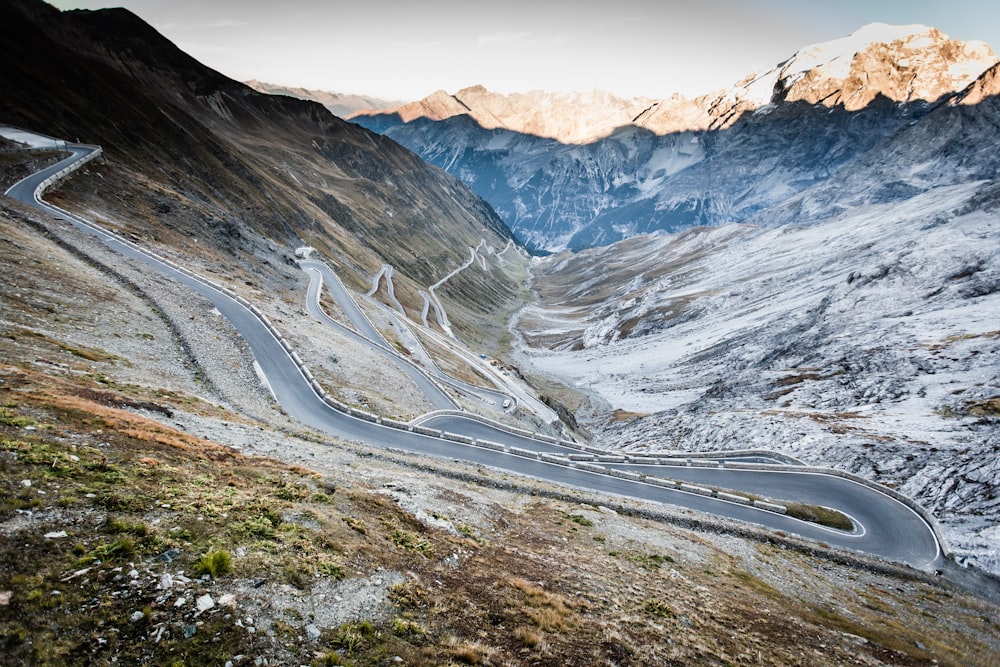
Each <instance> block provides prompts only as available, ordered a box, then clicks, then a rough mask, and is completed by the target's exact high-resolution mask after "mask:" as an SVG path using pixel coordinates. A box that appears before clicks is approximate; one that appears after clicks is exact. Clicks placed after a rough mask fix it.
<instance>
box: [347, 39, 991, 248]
mask: <svg viewBox="0 0 1000 667" xmlns="http://www.w3.org/2000/svg"><path fill="white" fill-rule="evenodd" d="M996 66H997V57H996V55H995V54H994V53H993V51H992V50H991V49H990V47H989V46H987V45H986V44H984V43H982V42H960V41H956V40H953V39H950V38H948V37H947V36H946V35H943V34H942V33H941V32H940V31H938V30H936V29H934V28H928V27H925V26H919V25H909V26H888V25H883V24H872V25H868V26H865V27H863V28H862V29H860V30H858V31H857V32H855V33H854V34H853V35H850V36H849V37H845V38H843V39H839V40H834V41H831V42H827V43H823V44H816V45H813V46H809V47H806V48H803V49H801V50H799V51H798V52H797V53H795V54H793V55H792V56H791V57H790V58H789V59H788V60H786V61H785V62H783V63H780V64H778V65H776V66H775V67H774V68H772V69H770V70H768V71H766V72H758V73H753V74H750V75H748V76H747V77H745V78H744V79H743V80H741V81H740V82H738V83H737V84H735V85H734V86H733V87H731V88H729V89H727V90H720V91H716V92H714V93H711V94H708V95H704V96H702V97H698V98H696V99H685V98H682V97H679V96H675V97H673V98H670V99H666V100H652V99H638V100H622V99H619V98H616V97H614V96H611V95H607V94H600V93H595V94H589V95H580V94H552V93H543V92H532V93H526V94H522V95H499V94H496V93H491V92H489V91H487V90H485V89H484V88H482V87H479V86H476V87H472V88H467V89H464V90H462V91H459V92H458V93H456V94H454V95H449V94H447V93H444V92H443V91H438V92H436V93H434V94H432V95H430V96H429V97H427V98H425V99H423V100H420V101H418V102H414V103H410V104H405V105H401V106H398V107H394V108H390V109H385V110H382V111H361V112H358V113H356V114H355V115H354V116H352V117H351V120H352V121H353V122H355V123H358V124H360V125H363V126H365V127H367V128H369V129H371V130H373V131H376V132H379V133H381V134H384V135H386V136H389V137H391V138H393V139H395V140H396V141H398V142H400V143H401V144H403V145H404V146H406V147H408V148H410V149H411V150H413V151H415V152H416V153H418V154H419V155H421V156H422V157H423V158H424V159H426V160H428V161H429V162H431V163H433V164H435V165H437V166H439V167H441V168H443V169H445V170H447V171H449V172H450V173H452V174H454V175H456V176H458V177H459V178H460V179H462V180H463V181H465V182H466V183H467V184H468V185H469V186H470V187H471V188H472V189H473V190H474V191H475V192H476V193H478V194H479V195H481V196H482V197H483V198H485V199H486V200H487V201H489V202H490V204H491V205H492V206H493V207H494V208H495V209H496V211H497V212H498V213H499V214H500V216H501V217H502V218H503V219H504V220H505V222H507V224H508V225H509V226H510V227H511V228H512V229H513V231H514V233H515V234H516V235H517V236H518V238H519V239H520V240H522V241H523V242H524V243H525V244H526V245H528V246H529V247H532V248H534V249H537V250H542V251H558V250H561V249H563V248H574V249H579V248H584V247H590V246H597V245H604V244H608V243H612V242H614V241H617V240H621V239H623V238H628V237H631V236H634V235H637V234H642V233H648V232H653V231H658V230H665V231H677V230H681V229H686V228H689V227H692V226H697V225H720V224H726V223H730V222H743V221H753V222H754V223H756V224H764V225H768V224H776V222H777V221H779V220H781V221H784V220H786V219H787V217H788V216H787V211H788V210H789V208H792V209H795V208H796V206H797V205H796V204H795V202H796V201H798V197H799V195H800V194H801V193H803V192H804V191H805V190H807V189H809V188H812V187H814V186H816V185H817V184H819V183H821V182H823V181H825V180H827V179H830V178H831V177H833V176H834V175H836V174H838V173H841V172H843V173H845V174H846V173H849V172H850V171H851V170H852V169H854V168H855V166H856V165H857V164H859V163H860V162H862V161H863V162H865V163H866V164H867V163H873V162H877V161H879V160H880V159H892V157H891V156H888V155H882V154H881V153H880V151H882V150H883V145H884V143H885V142H888V141H889V140H890V139H892V140H893V142H894V143H895V139H894V137H895V135H896V134H897V133H899V132H903V131H907V132H910V133H911V134H912V135H913V136H917V135H918V134H920V133H919V131H918V130H916V129H915V128H916V126H918V125H919V123H920V122H921V120H922V119H923V118H924V117H925V116H926V115H927V113H928V112H929V111H930V110H931V109H933V108H935V106H937V105H941V104H958V103H971V102H974V101H976V100H978V99H981V97H982V96H983V95H990V94H992V93H993V92H995V83H993V81H994V79H995V77H996ZM976 91H978V92H976ZM977 95H979V96H980V97H976V96H977ZM973 172H976V170H975V169H972V171H971V172H963V177H968V178H972V177H975V173H973ZM976 173H978V172H976ZM942 177H944V178H945V179H946V180H947V176H945V175H942ZM926 185H927V183H918V182H916V181H913V182H902V183H896V184H890V185H888V186H887V187H885V188H883V189H882V192H881V193H880V194H878V195H877V197H876V199H878V200H879V201H885V200H888V199H891V198H892V197H893V196H895V195H894V193H899V192H903V191H905V192H910V191H911V190H912V189H913V188H921V187H925V186H926Z"/></svg>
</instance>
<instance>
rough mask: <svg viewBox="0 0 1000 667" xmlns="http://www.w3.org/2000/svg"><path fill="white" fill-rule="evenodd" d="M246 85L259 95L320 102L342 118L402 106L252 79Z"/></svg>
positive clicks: (398, 103)
mask: <svg viewBox="0 0 1000 667" xmlns="http://www.w3.org/2000/svg"><path fill="white" fill-rule="evenodd" d="M244 83H246V85H248V86H250V87H251V88H253V89H254V90H256V91H257V92H259V93H267V94H268V95H285V96H287V97H294V98H297V99H300V100H312V101H313V102H319V103H320V104H322V105H323V106H325V107H326V108H327V109H329V110H330V113H332V114H334V115H335V116H340V117H344V116H350V115H352V114H355V113H357V112H359V111H362V110H364V109H385V108H388V107H393V106H397V105H400V104H402V102H398V101H392V100H382V99H379V98H377V97H368V96H366V95H351V94H349V93H333V92H327V91H324V90H310V89H309V88H295V87H289V86H281V85H278V84H276V83H265V82H263V81H257V80H256V79H251V80H250V81H245V82H244Z"/></svg>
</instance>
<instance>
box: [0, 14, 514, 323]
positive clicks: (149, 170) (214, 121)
mask: <svg viewBox="0 0 1000 667" xmlns="http://www.w3.org/2000/svg"><path fill="white" fill-rule="evenodd" d="M0 13H2V14H0V18H2V20H3V23H4V25H5V26H6V32H7V33H8V36H7V38H5V40H4V41H3V43H2V44H0V50H2V53H3V56H4V59H5V61H6V62H8V63H11V65H10V66H8V67H5V68H3V71H2V72H0V86H2V87H3V90H4V95H3V96H2V99H0V118H2V119H3V121H4V122H5V123H8V124H12V125H16V126H21V127H24V128H26V129H30V130H35V131H40V132H44V133H46V134H49V135H54V136H59V137H65V138H68V139H70V140H73V139H80V140H81V141H85V142H91V143H95V144H100V145H101V146H103V147H104V149H105V159H104V160H103V161H102V162H101V163H99V164H97V166H96V167H94V168H92V169H90V170H89V172H88V175H85V176H84V177H83V178H81V179H75V180H74V181H72V182H71V184H70V185H69V189H68V190H67V195H71V196H67V200H71V201H72V202H73V206H76V207H80V208H81V209H82V210H83V211H85V212H87V213H89V214H94V215H97V216H99V217H106V218H108V219H111V220H115V221H116V223H115V224H120V225H123V226H124V229H123V231H125V232H127V233H129V234H132V235H135V236H136V237H138V238H142V239H144V240H146V241H147V242H150V243H151V244H154V245H158V246H160V247H161V248H164V249H169V251H170V252H180V253H184V254H186V255H188V256H189V257H190V258H192V261H201V262H203V263H204V264H205V265H207V266H211V267H212V270H214V271H219V272H220V273H224V272H227V271H228V270H230V269H232V271H233V272H234V275H232V279H233V281H234V284H236V285H241V286H242V288H246V287H247V285H248V284H252V285H263V284H266V283H268V282H270V281H272V280H275V279H278V280H283V281H285V284H286V285H291V284H294V283H296V282H297V281H300V280H302V279H303V278H301V277H300V276H299V275H298V274H299V272H298V271H297V269H295V268H294V266H292V267H289V266H288V265H289V264H290V263H291V253H292V252H293V251H294V249H295V248H297V247H299V246H302V245H311V246H313V247H315V248H317V250H319V251H320V253H322V254H323V255H324V256H326V257H328V258H331V259H334V260H335V261H337V262H338V263H339V264H340V265H341V266H342V270H343V273H342V275H343V278H344V279H345V280H346V281H348V282H349V284H351V285H352V286H355V287H356V288H357V289H362V288H363V287H364V286H365V285H367V284H368V283H369V281H370V277H371V276H372V275H373V274H374V273H376V272H377V270H378V269H379V267H380V266H381V265H382V264H391V265H393V266H394V267H395V268H396V273H395V275H396V276H397V280H398V282H397V289H396V295H397V296H398V297H399V299H400V301H402V303H403V304H404V305H405V307H406V308H408V309H411V311H412V312H413V314H414V316H416V314H418V313H419V312H420V308H421V304H422V300H421V299H420V297H419V295H418V290H420V289H424V288H426V286H428V285H431V284H434V283H435V282H436V281H437V280H439V279H440V278H441V277H442V276H444V275H447V274H448V273H449V272H450V271H451V270H453V269H454V268H456V267H457V266H460V265H461V264H462V263H463V262H465V261H466V259H467V257H468V253H469V248H470V247H475V246H477V245H479V244H480V242H481V241H483V240H485V241H486V243H487V245H489V246H492V247H497V248H501V247H503V246H504V245H505V244H506V242H507V240H508V238H509V236H510V232H509V231H508V230H507V228H506V227H505V226H504V224H503V223H502V222H501V221H500V219H499V218H497V216H496V215H495V213H493V211H492V210H491V209H490V207H489V206H488V205H487V204H485V203H484V202H483V201H482V200H481V199H479V198H478V197H476V196H475V195H474V194H472V193H471V192H470V191H469V190H468V188H466V187H465V186H463V185H462V184H461V183H459V182H458V181H457V180H455V179H454V178H452V177H451V176H449V175H447V174H445V173H444V172H442V171H440V170H438V169H434V168H432V167H429V166H428V165H427V164H426V163H424V162H423V161H421V160H420V159H419V158H418V157H417V156H415V155H413V154H412V153H410V152H409V151H407V150H405V149H403V148H402V147H400V146H399V145H398V144H396V143H395V142H393V141H391V140H388V139H385V138H383V137H379V136H377V135H374V134H372V133H370V132H368V131H365V130H362V129H361V128H359V127H357V126H356V125H353V124H350V123H346V122H344V121H342V120H340V119H339V118H337V117H335V116H333V115H332V114H330V113H329V112H328V111H327V110H326V109H324V108H323V107H322V106H320V105H319V104H317V103H314V102H308V101H301V100H296V99H293V98H290V97H285V96H272V95H264V94H261V93H258V92H256V91H254V90H252V89H250V88H248V87H247V86H245V85H243V84H241V83H238V82H235V81H232V80H229V79H227V78H226V77H224V76H222V75H221V74H219V73H217V72H215V71H213V70H210V69H208V68H206V67H205V66H203V65H201V64H200V63H198V62H197V61H195V60H193V59H192V58H191V57H189V56H188V55H187V54H185V53H183V52H182V51H180V50H179V49H177V48H176V47H175V46H174V45H173V44H171V43H169V42H168V41H167V40H166V39H164V38H163V37H162V36H161V35H159V34H158V33H157V32H156V31H155V30H153V29H152V28H151V27H150V26H148V25H147V24H145V23H143V22H142V21H141V20H140V19H138V18H137V17H136V16H134V15H133V14H131V13H129V12H127V11H125V10H105V11H96V12H86V11H78V12H77V11H75V12H65V13H60V12H58V11H57V10H55V9H54V8H52V7H50V6H48V5H46V4H44V3H42V2H33V1H29V0H17V1H15V2H9V3H4V5H3V7H2V8H0ZM29 53H30V54H34V55H33V56H32V57H30V58H28V57H25V54H29ZM467 283H468V284H467V285H465V286H464V289H463V291H462V293H458V292H454V293H452V294H449V295H447V297H446V298H447V299H450V300H451V301H450V303H451V304H453V305H454V319H456V320H458V321H461V319H462V315H463V312H464V313H467V314H468V315H469V316H470V317H474V316H476V314H479V315H483V314H484V313H492V312H493V310H494V309H496V308H500V309H501V310H503V309H505V308H510V307H511V306H512V304H513V302H512V301H511V297H512V296H513V295H517V293H518V289H517V286H516V285H515V284H514V283H513V281H512V280H511V279H510V277H508V276H507V275H506V274H505V272H504V270H503V268H502V267H501V266H500V265H499V263H492V264H491V265H489V266H487V267H486V269H485V270H484V271H480V272H477V273H476V274H475V275H474V276H472V275H471V274H470V278H469V280H468V281H467ZM505 304H506V305H505Z"/></svg>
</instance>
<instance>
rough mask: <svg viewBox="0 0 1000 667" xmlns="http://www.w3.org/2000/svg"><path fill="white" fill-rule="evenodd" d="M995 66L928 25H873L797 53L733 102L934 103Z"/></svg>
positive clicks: (984, 49)
mask: <svg viewBox="0 0 1000 667" xmlns="http://www.w3.org/2000/svg"><path fill="white" fill-rule="evenodd" d="M996 63H997V56H996V54H995V53H993V50H992V49H991V48H990V47H989V46H988V45H987V44H986V43H984V42H980V41H970V42H961V41H958V40H954V39H951V38H950V37H948V36H947V35H945V34H943V33H941V32H940V31H939V30H937V29H936V28H930V27H927V26H923V25H886V24H884V23H871V24H868V25H866V26H864V27H862V28H860V29H859V30H857V31H855V32H854V33H852V34H851V35H849V36H847V37H842V38H840V39H835V40H832V41H829V42H823V43H820V44H813V45H811V46H807V47H805V48H803V49H800V50H799V51H798V52H796V53H795V55H793V56H792V57H791V58H789V59H788V60H787V61H785V62H784V63H781V64H779V65H778V66H776V67H775V68H774V69H772V70H770V71H769V72H767V73H765V74H764V75H762V76H760V77H756V78H754V79H753V80H752V81H750V82H749V83H747V84H745V85H743V86H741V87H737V89H736V90H734V91H733V94H734V96H735V97H736V98H737V99H740V100H743V101H744V102H746V103H749V104H750V105H752V106H755V107H760V106H763V105H765V104H768V103H775V102H794V101H804V102H808V103H811V104H818V103H821V104H824V105H826V106H838V105H839V106H843V107H844V108H845V109H847V110H849V111H854V110H857V109H861V108H863V107H865V106H867V105H868V104H870V103H871V102H872V101H873V100H874V99H875V98H876V97H879V96H883V97H886V98H888V99H891V100H893V101H895V102H914V101H918V100H923V101H928V102H932V101H934V100H937V99H940V98H942V97H944V96H946V95H950V94H952V93H954V92H956V91H960V90H963V89H964V88H966V87H967V86H968V85H969V84H971V83H972V82H973V81H975V80H976V78H978V77H979V76H980V75H981V74H982V73H983V72H985V71H986V70H987V69H989V68H990V67H992V66H993V65H995V64H996Z"/></svg>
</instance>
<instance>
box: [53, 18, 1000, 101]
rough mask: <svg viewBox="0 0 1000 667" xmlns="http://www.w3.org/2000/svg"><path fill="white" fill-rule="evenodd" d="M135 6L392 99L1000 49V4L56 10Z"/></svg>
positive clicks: (211, 50)
mask: <svg viewBox="0 0 1000 667" xmlns="http://www.w3.org/2000/svg"><path fill="white" fill-rule="evenodd" d="M50 3H51V4H53V5H55V6H57V7H59V8H60V9H70V8H84V9H97V8H101V7H112V6H124V7H127V8H128V9H130V10H131V11H133V12H134V13H136V14H138V15H139V16H140V17H142V18H143V19H145V20H146V21H147V22H149V23H150V24H152V25H153V26H154V27H155V28H157V29H158V30H159V31H160V32H161V33H163V34H164V35H165V36H166V37H167V38H169V39H170V40H171V41H173V42H174V43H176V44H177V45H178V46H180V47H181V48H182V49H183V50H185V51H187V52H188V53H190V54H191V55H193V56H194V57H195V58H197V59H199V60H200V61H202V62H203V63H205V64H207V65H209V66H211V67H213V68H215V69H217V70H219V71H221V72H222V73H224V74H226V75H228V76H230V77H232V78H234V79H238V80H247V79H252V78H253V79H259V80H261V81H267V82H271V83H279V84H283V85H289V86H301V87H305V88H313V89H319V90H328V91H335V92H343V93H358V94H367V95H372V96H376V97H381V98H383V99H391V100H415V99H419V98H421V97H424V96H426V95H428V94H430V93H432V92H434V91H435V90H438V89H444V90H446V91H448V92H450V93H454V92H456V91H458V90H459V89H461V88H465V87H467V86H470V85H474V84H482V85H484V86H486V87H487V88H489V89H490V90H494V91H497V92H503V93H512V92H526V91H529V90H535V89H541V90H551V91H565V90H580V91H590V90H594V89H600V90H607V91H609V92H612V93H616V94H618V95H620V96H623V97H637V96H645V97H666V96H668V95H670V94H672V93H675V92H679V93H682V94H684V95H687V96H695V95H700V94H703V93H706V92H709V91H712V90H715V89H716V88H720V87H723V86H729V85H731V84H733V83H735V82H736V81H737V80H738V79H740V78H742V77H743V76H744V75H745V74H748V73H750V72H752V71H754V70H757V69H766V68H770V67H772V66H773V65H775V64H777V63H778V62H781V61H782V60H785V59H786V58H787V57H789V56H790V55H792V54H793V53H794V52H795V51H796V50H798V49H799V48H801V47H803V46H806V45H809V44H813V43H816V42H823V41H827V40H831V39H836V38H838V37H843V36H846V35H848V34H850V33H852V32H854V31H855V30H856V29H858V28H859V27H861V26H862V25H864V24H866V23H872V22H883V23H893V24H911V23H913V24H924V25H929V26H934V27H936V28H939V29H940V30H941V31H942V32H944V33H945V34H947V35H949V36H951V37H953V38H955V39H961V40H974V39H979V40H983V41H985V42H987V43H989V44H990V45H991V46H993V47H994V50H997V49H1000V2H997V1H996V0H948V1H947V2H946V1H944V0H898V1H897V0H882V1H880V0H820V1H816V2H813V1H810V0H680V1H676V2H668V1H666V0H605V1H602V2H591V1H590V0H489V1H486V2H481V1H479V0H409V1H407V0H352V1H351V2H342V1H341V0H280V1H274V2H268V1H261V0H50Z"/></svg>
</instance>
